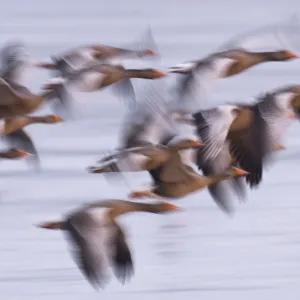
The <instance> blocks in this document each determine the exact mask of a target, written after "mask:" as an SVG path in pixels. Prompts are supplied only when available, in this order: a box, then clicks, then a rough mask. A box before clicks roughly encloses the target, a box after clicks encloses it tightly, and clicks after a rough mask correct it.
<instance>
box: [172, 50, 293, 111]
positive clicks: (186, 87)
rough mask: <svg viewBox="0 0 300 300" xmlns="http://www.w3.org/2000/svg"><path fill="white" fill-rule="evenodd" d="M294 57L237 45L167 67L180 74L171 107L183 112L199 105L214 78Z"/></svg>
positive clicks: (284, 53) (289, 54)
mask: <svg viewBox="0 0 300 300" xmlns="http://www.w3.org/2000/svg"><path fill="white" fill-rule="evenodd" d="M295 58H298V56H297V55H296V54H294V53H292V52H290V51H287V50H280V51H270V52H252V51H248V50H246V49H242V48H241V49H229V50H224V51H220V52H216V53H213V54H211V55H208V56H207V57H205V58H203V59H200V60H194V61H190V62H187V63H183V64H180V65H177V66H174V67H170V68H169V69H168V72H169V73H176V74H181V75H184V76H180V77H179V78H178V82H177V84H176V93H177V97H176V99H175V102H174V105H175V108H176V110H180V111H183V112H189V113H192V112H195V110H199V109H202V108H203V105H205V103H204V96H206V97H207V93H208V90H209V89H210V88H211V87H212V84H214V83H215V82H216V80H217V79H222V78H229V77H232V76H235V75H238V74H240V73H241V72H243V71H245V70H247V69H249V68H251V67H254V66H256V65H258V64H261V63H264V62H276V61H290V60H292V59H295ZM177 102H179V103H177ZM181 102H183V103H181Z"/></svg>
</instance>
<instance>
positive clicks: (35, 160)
mask: <svg viewBox="0 0 300 300" xmlns="http://www.w3.org/2000/svg"><path fill="white" fill-rule="evenodd" d="M62 120H63V119H62V118H61V117H59V116H56V115H46V116H17V117H14V118H10V119H5V120H3V121H2V124H1V125H2V126H1V128H0V135H1V138H2V139H3V140H4V141H5V142H6V143H8V144H9V145H10V146H13V147H17V148H19V149H22V150H25V151H28V152H29V153H31V154H32V156H31V157H30V159H29V160H28V162H29V163H30V164H32V165H33V166H34V167H35V168H36V170H38V169H39V167H40V159H39V155H38V152H37V150H36V147H35V145H34V143H33V141H32V139H31V138H30V136H29V135H28V134H27V133H26V131H25V130H24V127H26V126H28V125H31V124H34V123H35V124H37V123H40V124H56V123H59V122H62Z"/></svg>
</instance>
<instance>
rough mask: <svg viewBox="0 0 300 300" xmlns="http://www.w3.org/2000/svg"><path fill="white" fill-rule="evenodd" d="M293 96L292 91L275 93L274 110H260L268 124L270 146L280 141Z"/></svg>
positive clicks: (287, 123)
mask: <svg viewBox="0 0 300 300" xmlns="http://www.w3.org/2000/svg"><path fill="white" fill-rule="evenodd" d="M293 96H294V94H293V93H281V94H279V95H276V98H275V103H274V105H275V106H276V108H275V110H274V111H271V112H267V111H265V112H261V115H262V117H263V118H264V119H265V121H266V122H267V124H268V126H269V136H270V139H271V143H272V146H276V145H277V144H280V143H282V139H283V136H284V135H285V133H286V131H287V128H288V125H289V119H288V114H289V112H290V111H291V106H290V103H291V99H292V97H293Z"/></svg>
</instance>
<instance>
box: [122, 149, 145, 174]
mask: <svg viewBox="0 0 300 300" xmlns="http://www.w3.org/2000/svg"><path fill="white" fill-rule="evenodd" d="M148 161H149V159H148V158H147V157H146V156H144V155H141V154H136V153H131V154H129V155H128V156H126V157H125V158H121V159H119V160H118V161H117V163H116V165H117V167H118V169H119V170H121V171H122V172H138V171H144V170H145V165H146V164H147V162H148Z"/></svg>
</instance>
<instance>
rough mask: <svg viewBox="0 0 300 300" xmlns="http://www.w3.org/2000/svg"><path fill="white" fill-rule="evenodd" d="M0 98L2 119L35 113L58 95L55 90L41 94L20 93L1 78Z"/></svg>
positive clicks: (0, 116) (0, 115)
mask: <svg viewBox="0 0 300 300" xmlns="http://www.w3.org/2000/svg"><path fill="white" fill-rule="evenodd" d="M0 97H1V99H0V118H11V117H15V116H18V115H27V114H30V113H32V112H34V111H35V110H36V109H37V108H39V107H40V106H41V105H42V104H44V103H46V102H47V100H50V99H52V98H55V97H56V93H55V92H54V91H53V90H51V91H45V92H43V93H41V94H32V93H23V92H19V91H17V90H15V89H13V88H12V87H11V86H10V84H8V83H7V82H6V81H5V80H4V79H1V78H0Z"/></svg>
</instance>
